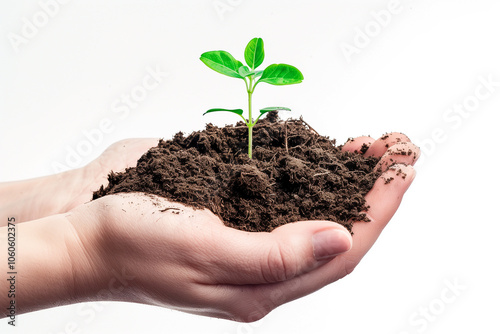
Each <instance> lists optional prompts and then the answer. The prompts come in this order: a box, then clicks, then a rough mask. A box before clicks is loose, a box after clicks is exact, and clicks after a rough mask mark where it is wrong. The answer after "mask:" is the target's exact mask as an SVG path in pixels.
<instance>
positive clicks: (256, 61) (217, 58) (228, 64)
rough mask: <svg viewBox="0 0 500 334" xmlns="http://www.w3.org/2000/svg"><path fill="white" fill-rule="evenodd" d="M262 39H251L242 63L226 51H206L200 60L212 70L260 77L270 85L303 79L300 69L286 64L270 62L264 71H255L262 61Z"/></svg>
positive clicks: (235, 76) (230, 75)
mask: <svg viewBox="0 0 500 334" xmlns="http://www.w3.org/2000/svg"><path fill="white" fill-rule="evenodd" d="M264 57H265V53H264V41H263V40H262V38H254V39H252V40H251V41H250V42H249V43H248V45H247V46H246V48H245V62H246V63H247V65H248V66H245V65H243V63H242V62H241V61H239V60H236V59H235V58H234V57H233V56H232V55H231V54H230V53H229V52H227V51H208V52H205V53H203V54H202V55H201V57H200V60H201V61H202V62H203V63H204V64H205V65H207V66H208V67H209V68H211V69H212V70H214V71H216V72H218V73H220V74H224V75H227V76H229V77H232V78H238V79H243V80H245V78H247V77H251V78H252V79H255V78H259V77H260V79H259V80H258V81H257V82H256V83H255V84H254V87H255V86H256V85H257V84H258V83H259V82H266V83H268V84H271V85H291V84H298V83H300V82H302V80H304V76H303V75H302V73H300V71H299V70H298V69H297V68H296V67H294V66H291V65H287V64H272V65H269V66H268V67H267V68H266V69H265V70H264V71H256V69H257V67H259V66H260V65H261V64H262V62H263V61H264Z"/></svg>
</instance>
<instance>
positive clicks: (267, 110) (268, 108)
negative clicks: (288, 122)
mask: <svg viewBox="0 0 500 334" xmlns="http://www.w3.org/2000/svg"><path fill="white" fill-rule="evenodd" d="M275 110H276V111H278V110H286V111H292V109H290V108H286V107H267V108H264V109H260V113H261V114H265V113H266V112H270V111H275Z"/></svg>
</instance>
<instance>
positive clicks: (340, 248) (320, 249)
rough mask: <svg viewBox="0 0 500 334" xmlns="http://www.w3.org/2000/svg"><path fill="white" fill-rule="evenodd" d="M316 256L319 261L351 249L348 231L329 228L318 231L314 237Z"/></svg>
mask: <svg viewBox="0 0 500 334" xmlns="http://www.w3.org/2000/svg"><path fill="white" fill-rule="evenodd" d="M312 243H313V253H314V258H315V259H316V260H318V261H320V260H326V259H329V258H332V257H334V256H336V255H339V254H342V253H345V252H347V251H348V250H349V249H351V245H352V243H351V236H350V235H349V234H348V232H346V231H343V230H337V229H328V230H323V231H320V232H317V233H316V234H314V235H313V237H312Z"/></svg>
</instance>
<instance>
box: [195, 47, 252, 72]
mask: <svg viewBox="0 0 500 334" xmlns="http://www.w3.org/2000/svg"><path fill="white" fill-rule="evenodd" d="M200 60H201V61H202V62H203V63H205V65H207V66H208V67H210V68H211V69H212V70H214V71H215V72H218V73H220V74H224V75H227V76H229V77H233V78H238V79H243V77H242V76H241V75H240V73H239V72H238V69H239V68H240V67H241V66H243V64H242V63H241V61H238V60H236V59H234V57H233V56H232V55H231V54H230V53H229V52H226V51H208V52H205V53H203V54H202V55H201V57H200Z"/></svg>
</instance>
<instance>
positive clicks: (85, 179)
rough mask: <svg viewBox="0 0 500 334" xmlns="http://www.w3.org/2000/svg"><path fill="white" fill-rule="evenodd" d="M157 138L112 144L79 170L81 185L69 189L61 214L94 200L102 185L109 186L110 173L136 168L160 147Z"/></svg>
mask: <svg viewBox="0 0 500 334" xmlns="http://www.w3.org/2000/svg"><path fill="white" fill-rule="evenodd" d="M158 140H159V139H155V138H134V139H124V140H121V141H119V142H116V143H114V144H112V145H111V146H110V147H108V148H107V149H106V150H105V151H104V152H103V153H102V154H101V155H100V156H99V157H98V158H97V159H95V160H93V161H92V162H90V163H89V164H88V165H87V166H85V167H83V168H82V169H81V170H79V173H80V178H81V184H73V187H72V188H69V189H67V191H68V193H70V194H72V196H71V197H70V198H69V201H68V203H65V204H64V205H62V207H63V209H62V210H61V212H66V211H69V210H71V209H73V208H75V207H77V206H78V205H80V204H83V203H86V202H88V201H90V200H91V199H92V194H93V192H94V191H96V190H98V189H99V187H100V186H101V185H104V187H106V185H107V184H108V175H109V172H110V171H113V172H122V171H124V170H125V169H126V168H129V167H135V166H136V164H137V160H138V159H139V158H140V157H141V156H142V155H143V154H144V153H146V152H147V151H148V150H149V149H150V148H151V147H154V146H156V145H158Z"/></svg>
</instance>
